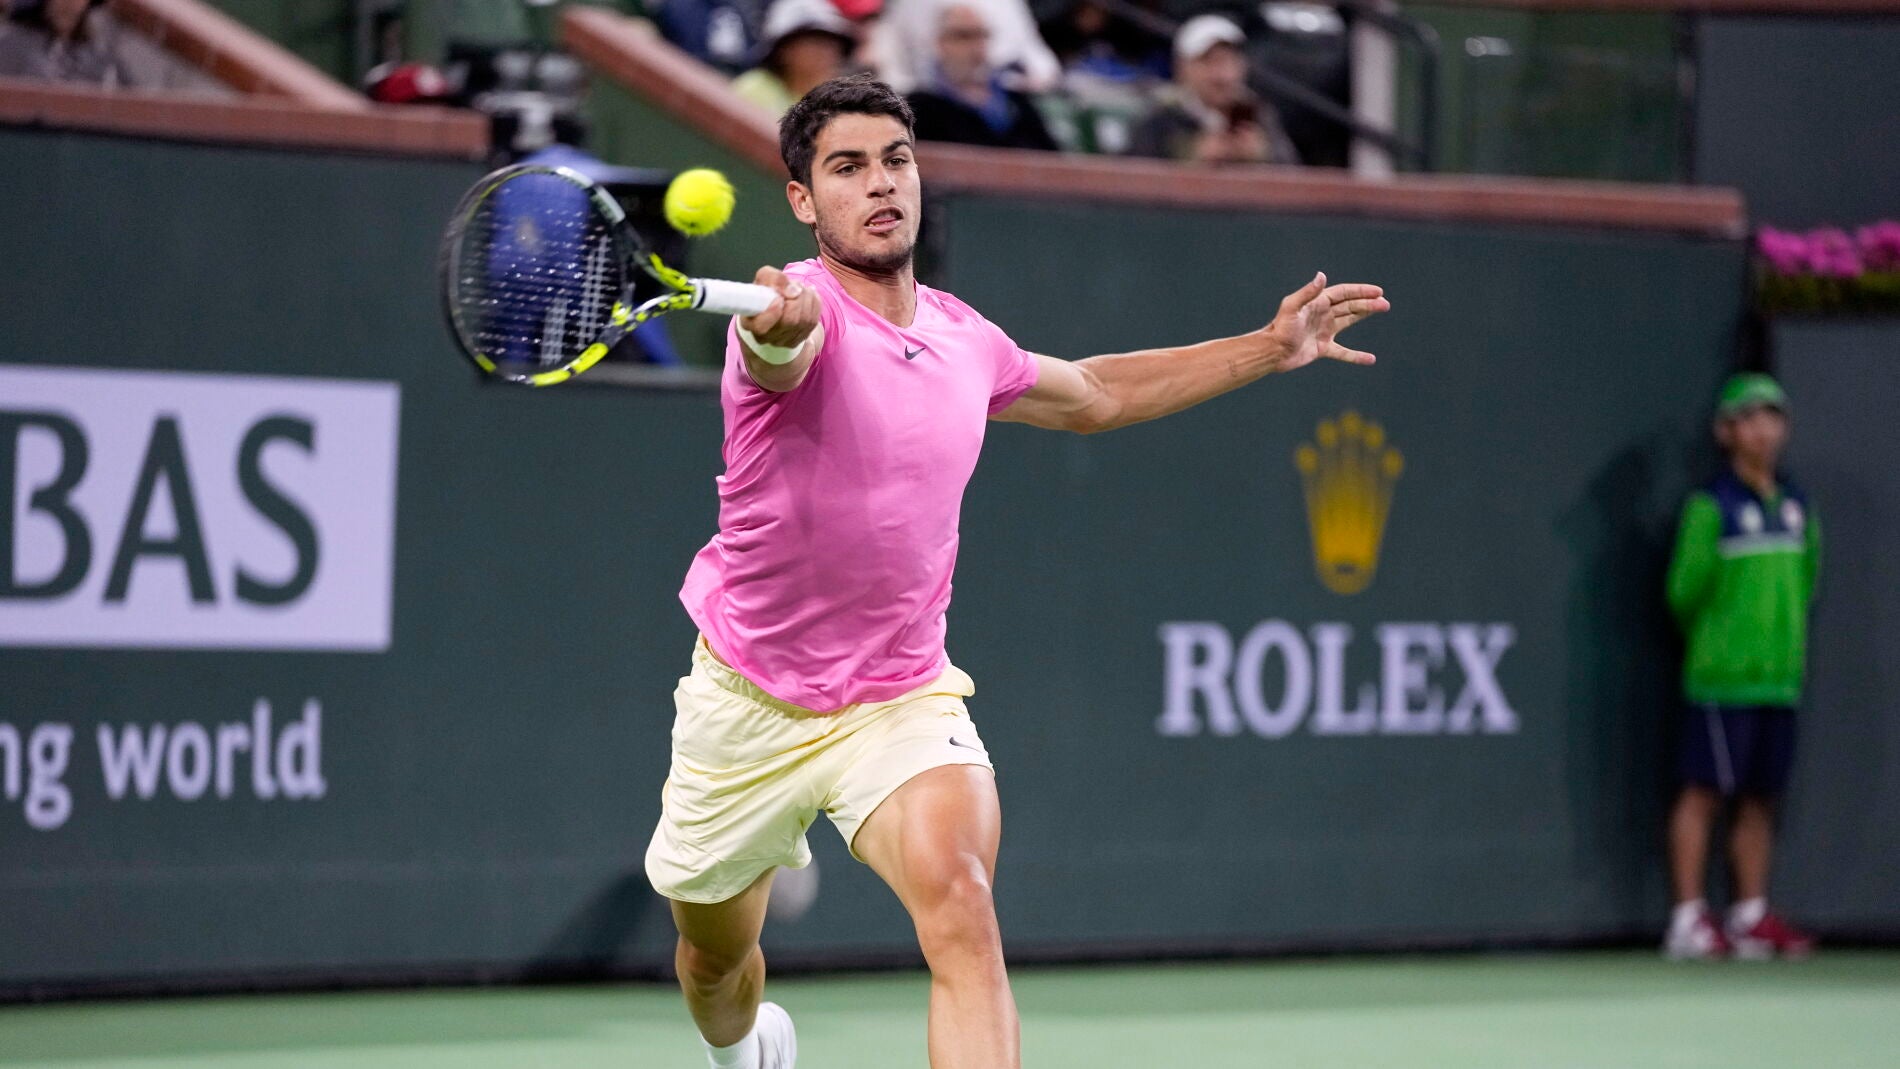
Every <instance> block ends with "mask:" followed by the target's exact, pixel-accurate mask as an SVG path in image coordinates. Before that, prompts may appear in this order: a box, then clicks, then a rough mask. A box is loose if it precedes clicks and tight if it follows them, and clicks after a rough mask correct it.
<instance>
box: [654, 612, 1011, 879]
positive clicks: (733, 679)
mask: <svg viewBox="0 0 1900 1069" xmlns="http://www.w3.org/2000/svg"><path fill="white" fill-rule="evenodd" d="M974 693H976V684H974V683H972V682H971V681H970V677H969V676H968V675H966V674H965V673H964V672H963V670H962V669H960V668H958V667H956V666H955V665H951V666H949V667H947V668H945V669H944V670H943V674H942V675H940V676H938V677H937V678H936V679H934V680H932V681H931V682H929V683H926V684H924V685H923V686H921V687H918V688H916V689H914V690H912V691H910V692H909V693H908V694H904V695H901V696H899V697H896V698H892V699H891V700H889V701H882V702H865V703H862V704H858V705H848V706H846V707H845V708H843V709H841V710H838V711H836V712H833V713H828V714H826V713H816V712H813V711H812V710H810V709H804V708H800V707H799V706H796V705H792V704H790V703H789V702H782V701H779V700H778V699H777V698H774V697H772V696H771V695H770V694H767V693H766V692H765V691H763V690H760V689H759V688H758V687H757V686H755V685H753V683H752V682H751V681H750V680H748V679H746V678H745V677H744V676H742V675H740V674H739V673H738V672H736V671H734V670H733V669H732V668H731V667H729V666H727V665H726V664H724V663H722V662H721V661H720V660H719V659H718V658H716V657H714V656H713V655H712V650H711V649H710V648H709V647H708V646H707V645H706V640H705V639H704V638H703V637H702V638H701V639H700V640H699V643H698V645H697V646H696V647H695V648H694V649H693V670H692V673H691V674H690V675H687V676H686V677H685V678H683V679H681V680H680V684H679V688H678V689H677V690H675V691H674V692H673V702H674V706H675V708H676V710H677V712H676V715H675V717H674V720H673V764H672V769H671V771H670V772H669V773H668V774H667V777H666V787H665V788H664V789H663V790H662V791H661V794H660V797H661V801H662V803H663V812H662V813H661V816H660V825H659V827H658V828H655V829H654V832H653V841H652V842H651V843H649V844H648V846H647V862H646V867H647V878H648V879H649V880H651V881H652V882H653V887H654V890H657V891H659V892H660V893H661V894H663V895H665V896H666V897H668V898H671V899H676V900H678V901H681V902H724V901H725V900H727V899H729V898H731V897H733V896H734V895H736V894H738V893H739V892H741V891H743V890H745V889H746V888H747V887H750V886H752V882H753V881H754V880H756V879H758V878H759V876H760V874H762V873H764V872H765V871H766V870H767V869H770V868H775V867H778V866H785V867H787V868H794V869H799V868H804V867H805V866H806V865H808V864H810V863H811V846H810V845H809V844H808V843H806V841H805V830H806V829H807V828H809V827H811V823H812V821H813V820H814V819H816V817H817V815H818V812H819V811H820V810H823V811H824V812H825V814H826V815H827V816H829V817H830V818H831V823H832V824H833V826H835V827H836V828H837V829H838V833H839V834H840V835H843V836H844V841H845V845H846V846H850V845H851V843H852V840H853V839H855V838H856V837H857V834H858V829H859V828H860V827H862V826H863V825H864V821H865V818H867V817H869V816H870V815H871V813H872V811H873V810H875V809H877V807H878V806H879V805H880V804H881V803H882V802H883V801H884V799H886V798H888V797H890V794H891V792H892V791H895V790H897V788H899V787H901V786H903V785H904V784H905V783H906V782H907V781H909V780H910V779H911V777H913V776H916V775H917V774H918V773H921V772H926V771H929V770H930V769H933V768H937V767H939V766H941V765H982V766H983V767H985V768H992V767H993V766H992V765H991V764H990V755H989V751H988V750H986V749H985V748H984V746H983V740H982V739H980V738H978V737H977V734H976V725H974V724H972V723H971V722H970V713H969V710H968V709H966V708H964V705H963V699H964V698H966V697H969V696H970V695H972V694H974ZM852 855H853V856H854V857H855V856H856V851H855V850H853V852H852ZM859 860H863V859H862V858H860V859H859Z"/></svg>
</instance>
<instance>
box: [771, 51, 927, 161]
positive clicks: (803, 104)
mask: <svg viewBox="0 0 1900 1069" xmlns="http://www.w3.org/2000/svg"><path fill="white" fill-rule="evenodd" d="M839 115H888V116H890V117H891V118H893V119H896V120H897V121H898V122H901V123H903V124H904V132H905V133H911V132H912V130H913V129H914V128H915V127H916V125H917V120H916V119H915V118H913V117H912V116H911V113H910V105H909V104H907V103H905V102H904V98H903V97H901V96H899V95H897V92H896V90H893V89H892V88H891V87H890V86H888V85H885V84H884V83H883V82H880V81H878V80H877V76H876V75H874V74H870V73H868V72H863V73H858V74H847V75H845V76H844V77H842V78H833V79H832V80H830V81H828V82H826V83H824V84H823V85H820V86H819V87H817V88H816V89H813V90H812V91H811V92H809V93H806V94H805V99H803V100H800V101H799V102H798V103H796V104H793V105H792V110H790V111H788V112H786V113H785V117H784V118H783V119H780V120H779V121H778V154H779V156H780V157H782V158H783V159H784V160H785V169H786V170H787V171H790V172H791V174H792V177H793V178H794V179H796V180H798V181H799V182H801V183H803V184H805V185H807V186H809V185H811V159H812V157H813V156H814V155H816V154H817V152H818V133H819V131H821V130H823V129H824V128H825V124H826V123H829V122H830V121H831V120H832V119H834V118H836V117H837V116H839Z"/></svg>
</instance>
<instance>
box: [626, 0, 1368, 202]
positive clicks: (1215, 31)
mask: <svg viewBox="0 0 1900 1069" xmlns="http://www.w3.org/2000/svg"><path fill="white" fill-rule="evenodd" d="M1151 2H1152V0H1151ZM1267 6H1269V7H1270V6H1272V5H1267ZM1282 6H1297V7H1315V8H1317V5H1297V4H1296V5H1282ZM1263 10H1264V9H1263ZM1318 10H1323V11H1325V12H1326V13H1327V14H1329V15H1330V16H1331V17H1332V19H1333V21H1334V23H1335V24H1336V23H1337V18H1338V17H1337V14H1336V13H1333V12H1332V10H1331V9H1330V8H1318ZM1184 13H1185V14H1188V16H1189V17H1187V18H1185V20H1177V19H1176V18H1174V17H1172V16H1171V15H1169V14H1164V13H1162V12H1161V11H1160V10H1158V9H1156V8H1154V7H1151V6H1141V5H1139V4H1137V3H1134V2H1131V0H1057V3H1055V4H1054V5H1053V6H1047V7H1044V8H1043V9H1041V11H1040V15H1041V17H1040V18H1039V17H1038V11H1037V10H1036V9H1032V8H1031V7H1030V4H1029V2H1028V0H661V2H660V3H659V4H658V5H657V6H655V7H654V8H653V10H652V14H653V16H654V18H655V20H656V21H657V22H658V23H659V25H660V28H661V31H662V32H663V33H664V34H665V35H666V37H667V38H668V39H669V40H670V41H672V42H673V43H674V44H675V45H677V46H679V47H680V48H682V49H684V50H686V51H687V52H690V53H692V54H693V55H695V56H697V57H698V58H700V59H702V60H704V61H705V62H707V63H710V64H712V65H714V66H716V67H719V68H721V69H722V70H725V71H727V72H728V73H730V74H732V75H733V76H734V79H733V87H734V89H735V90H736V91H737V92H738V93H739V94H740V95H741V96H743V97H745V98H746V99H747V100H750V101H752V102H753V103H755V104H757V105H759V106H760V107H761V108H763V109H765V110H767V111H769V112H771V113H772V114H774V115H778V114H781V113H783V112H784V111H785V110H786V109H787V108H789V107H791V105H792V104H793V103H794V102H795V101H797V100H798V99H799V98H800V97H802V96H803V95H804V94H805V93H806V92H808V91H809V90H810V89H811V88H812V87H813V86H815V85H817V84H819V83H820V82H823V81H825V80H827V79H829V78H832V77H835V76H837V75H839V74H843V73H848V72H850V71H854V70H871V71H874V72H875V73H876V74H877V75H878V76H879V77H880V78H882V79H883V80H884V81H886V82H889V83H890V84H891V85H892V86H893V87H895V88H896V89H898V90H899V91H900V92H903V93H905V94H906V96H907V97H908V98H909V100H910V104H911V107H912V109H913V111H915V113H916V116H917V136H918V137H919V138H920V139H923V140H929V141H950V142H957V143H961V144H972V145H987V146H995V147H1006V148H1027V149H1043V150H1049V151H1057V150H1061V151H1069V152H1090V153H1102V154H1110V155H1132V156H1148V157H1155V158H1164V159H1177V160H1190V161H1195V162H1199V163H1206V164H1223V163H1276V164H1299V163H1302V162H1305V163H1331V162H1337V161H1335V160H1332V159H1323V158H1321V159H1316V158H1315V157H1316V156H1319V157H1326V156H1329V155H1331V154H1330V153H1329V152H1327V151H1325V149H1324V147H1321V148H1320V151H1318V152H1315V151H1314V146H1302V145H1301V144H1300V143H1299V142H1298V141H1297V140H1296V139H1295V138H1294V137H1292V136H1289V133H1288V129H1287V126H1286V124H1285V123H1284V122H1283V121H1282V116H1281V112H1280V110H1279V108H1278V107H1276V105H1275V103H1274V102H1273V101H1271V100H1270V99H1269V98H1267V97H1266V96H1265V95H1263V94H1262V93H1261V92H1260V91H1259V85H1258V82H1259V79H1258V78H1257V77H1256V75H1257V74H1258V73H1260V69H1261V66H1262V63H1263V56H1262V49H1261V48H1260V47H1259V46H1260V45H1261V44H1262V43H1263V39H1264V38H1265V37H1266V36H1268V35H1269V34H1270V33H1271V32H1272V31H1271V29H1270V28H1269V27H1268V26H1267V25H1266V24H1265V23H1264V22H1260V24H1259V25H1253V26H1250V25H1249V23H1250V21H1257V20H1259V19H1260V16H1258V15H1252V16H1249V15H1247V14H1244V13H1242V12H1241V11H1239V10H1236V11H1235V12H1233V13H1228V12H1225V11H1201V12H1199V13H1193V11H1192V9H1190V10H1189V11H1188V12H1184Z"/></svg>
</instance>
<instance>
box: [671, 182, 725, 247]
mask: <svg viewBox="0 0 1900 1069" xmlns="http://www.w3.org/2000/svg"><path fill="white" fill-rule="evenodd" d="M664 207H665V209H666V221H667V222H669V223H671V224H673V229H675V230H677V231H679V232H680V233H682V234H690V235H692V236H693V237H696V238H698V237H705V236H706V235H707V234H710V233H712V232H713V231H715V230H718V229H719V228H720V227H722V226H725V225H726V220H728V219H731V218H732V183H731V182H728V181H726V176H725V175H723V174H720V173H719V172H718V171H715V170H713V169H712V168H710V167H695V168H693V169H692V170H690V171H681V172H680V173H679V174H678V176H676V177H675V178H674V179H673V182H672V184H671V185H669V186H667V187H666V201H665V204H664Z"/></svg>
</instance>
